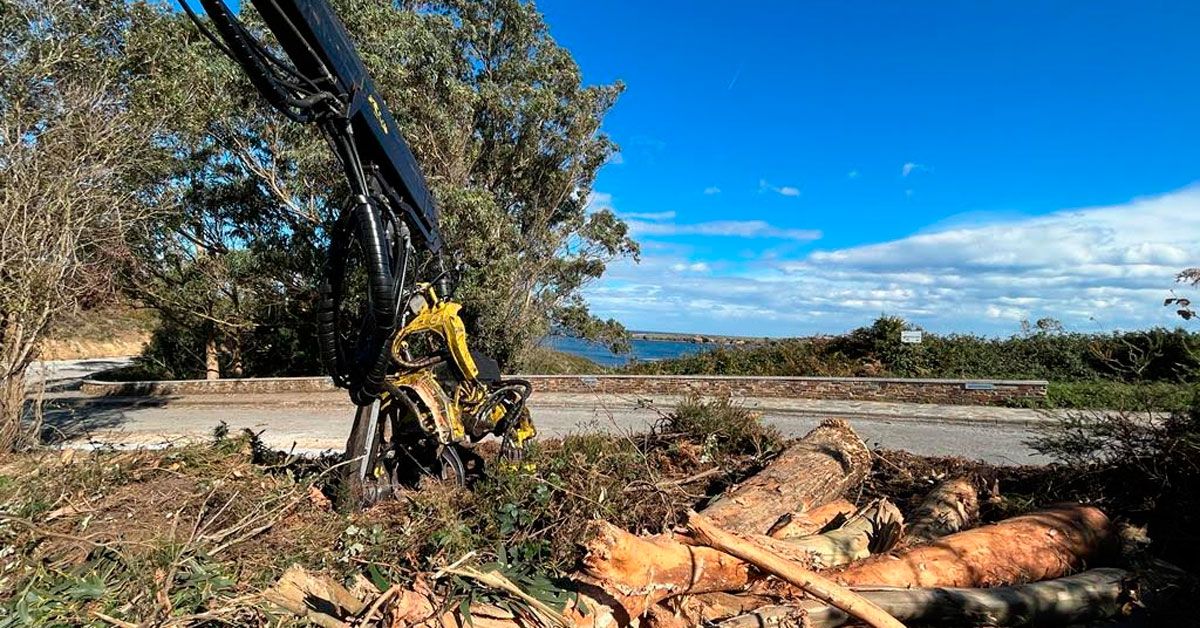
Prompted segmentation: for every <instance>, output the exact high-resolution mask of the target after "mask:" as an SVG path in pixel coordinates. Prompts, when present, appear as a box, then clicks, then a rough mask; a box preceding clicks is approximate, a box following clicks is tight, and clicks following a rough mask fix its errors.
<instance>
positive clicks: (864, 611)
mask: <svg viewBox="0 0 1200 628" xmlns="http://www.w3.org/2000/svg"><path fill="white" fill-rule="evenodd" d="M687 526H688V529H690V530H691V531H692V534H693V535H694V536H695V537H696V538H698V539H700V540H702V541H704V543H705V544H707V545H709V546H711V547H713V548H714V549H719V550H721V551H723V552H726V553H728V554H732V555H734V556H737V557H738V558H740V559H742V560H744V561H747V562H750V563H753V564H754V565H755V566H756V567H758V568H759V569H761V570H763V571H765V572H767V573H769V574H771V575H773V576H775V577H776V578H780V579H782V580H784V581H785V582H788V583H790V584H791V585H793V586H795V587H797V588H799V589H801V590H803V591H804V592H805V593H808V594H809V595H811V596H812V597H814V598H816V599H818V600H821V601H822V602H825V603H826V604H829V605H831V606H834V607H837V608H839V609H841V610H842V611H845V612H846V614H848V615H850V616H851V617H854V618H855V619H858V620H861V621H862V622H863V623H865V624H867V625H869V626H872V627H873V628H904V624H903V623H901V622H899V621H897V620H896V618H894V617H892V616H891V615H888V614H887V612H886V611H884V610H883V609H881V608H879V607H878V606H876V605H875V604H873V603H871V602H870V601H869V600H867V599H865V598H863V597H862V596H860V595H858V594H857V593H854V592H853V591H851V590H849V589H847V588H844V587H842V586H841V585H839V584H837V583H836V582H834V581H832V580H829V579H827V578H825V577H824V576H821V575H820V574H818V573H816V572H813V571H809V570H808V569H805V568H804V567H803V566H801V565H799V564H796V563H794V562H791V561H789V560H787V559H784V558H780V557H779V556H777V555H776V554H772V553H771V552H769V551H767V550H764V549H763V548H761V547H759V546H757V545H755V544H754V543H752V542H750V541H746V540H744V539H740V538H738V537H737V536H734V535H733V534H731V533H729V532H726V531H725V530H722V529H721V528H719V527H717V526H716V524H714V523H713V522H712V521H710V520H708V519H707V518H706V517H705V516H704V515H700V514H696V513H694V512H692V513H689V514H688V522H687Z"/></svg>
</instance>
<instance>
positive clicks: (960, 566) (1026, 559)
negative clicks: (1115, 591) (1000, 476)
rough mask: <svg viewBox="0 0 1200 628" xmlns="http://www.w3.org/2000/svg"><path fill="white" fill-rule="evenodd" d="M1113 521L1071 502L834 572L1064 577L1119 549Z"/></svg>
mask: <svg viewBox="0 0 1200 628" xmlns="http://www.w3.org/2000/svg"><path fill="white" fill-rule="evenodd" d="M1114 538H1115V533H1114V530H1113V526H1112V523H1111V522H1110V521H1109V520H1108V517H1107V516H1105V515H1104V513H1103V512H1101V511H1100V510H1098V509H1096V508H1092V507H1090V506H1082V505H1078V504H1066V505H1062V506H1057V507H1054V508H1050V509H1047V510H1042V511H1039V512H1035V513H1031V514H1028V515H1024V516H1020V517H1013V518H1012V519H1005V520H1004V521H1001V522H999V523H995V524H993V525H989V526H984V527H981V528H975V529H974V530H967V531H965V532H959V533H957V534H951V535H950V536H946V537H943V538H941V539H939V540H938V541H936V542H934V543H931V544H929V545H918V546H915V547H912V548H910V549H907V550H904V551H901V552H899V553H898V554H896V555H887V556H878V557H874V558H870V559H867V560H866V561H863V562H860V563H856V564H854V565H851V566H849V567H847V568H845V569H843V570H841V571H840V572H839V573H836V574H835V575H834V577H835V578H837V579H838V580H839V581H841V582H845V583H847V584H850V585H855V586H894V587H996V586H1005V585H1012V584H1017V583H1021V582H1037V581H1039V580H1049V579H1051V578H1059V577H1061V576H1064V575H1066V574H1068V573H1070V572H1071V571H1073V570H1075V569H1078V568H1080V567H1083V566H1084V565H1088V564H1093V563H1094V562H1095V560H1096V559H1098V558H1101V557H1102V555H1103V554H1104V553H1105V552H1106V551H1107V550H1109V549H1111V546H1112V542H1113V540H1114Z"/></svg>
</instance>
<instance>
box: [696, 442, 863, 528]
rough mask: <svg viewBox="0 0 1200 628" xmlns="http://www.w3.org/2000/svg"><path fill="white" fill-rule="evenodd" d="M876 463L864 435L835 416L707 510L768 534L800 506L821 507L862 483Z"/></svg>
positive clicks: (717, 518) (726, 523) (720, 521)
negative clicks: (873, 462) (861, 437)
mask: <svg viewBox="0 0 1200 628" xmlns="http://www.w3.org/2000/svg"><path fill="white" fill-rule="evenodd" d="M870 467H871V453H870V451H869V450H868V449H867V446H866V445H865V444H863V442H862V439H860V438H859V437H858V435H857V434H855V433H854V430H852V429H850V425H849V424H848V423H846V422H845V421H842V420H838V419H829V420H826V421H823V422H822V423H821V424H820V425H819V426H817V427H816V428H815V429H813V430H812V431H811V432H809V433H808V434H807V435H805V436H804V438H802V439H800V440H799V441H798V442H796V444H794V445H792V446H791V447H788V448H787V449H786V450H784V452H783V453H781V454H780V455H779V457H777V458H775V460H773V461H771V462H770V464H768V465H767V466H766V468H764V469H763V470H762V471H760V472H758V473H757V474H755V475H754V476H753V477H751V478H750V479H748V480H746V481H745V482H743V483H742V484H741V485H739V486H737V487H736V488H734V489H733V490H731V491H729V492H728V493H726V494H725V495H723V496H721V497H720V498H719V499H717V501H715V502H713V503H712V504H711V505H709V506H708V507H707V508H705V509H704V510H703V511H702V512H703V513H704V516H706V517H708V518H709V519H711V520H712V521H713V523H714V524H716V525H718V526H720V527H721V528H723V529H725V530H729V531H732V532H745V533H753V534H765V533H766V532H767V530H768V529H770V528H771V524H773V523H775V522H776V521H777V520H778V519H779V518H780V517H781V516H783V515H785V514H787V513H789V512H792V511H794V510H796V509H797V507H799V506H801V505H803V507H805V508H815V507H817V506H820V505H822V504H826V503H828V502H830V501H832V500H834V499H837V498H839V497H841V496H842V495H843V494H845V493H846V492H847V491H849V490H850V489H852V488H856V487H857V486H858V485H859V484H861V483H862V481H863V478H865V477H866V475H867V471H868V470H869V469H870Z"/></svg>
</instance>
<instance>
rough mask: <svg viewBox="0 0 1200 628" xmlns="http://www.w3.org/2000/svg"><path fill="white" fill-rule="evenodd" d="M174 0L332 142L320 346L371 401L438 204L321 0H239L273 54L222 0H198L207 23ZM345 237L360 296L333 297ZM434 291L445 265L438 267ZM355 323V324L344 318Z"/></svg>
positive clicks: (255, 79)
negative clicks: (336, 214)
mask: <svg viewBox="0 0 1200 628" xmlns="http://www.w3.org/2000/svg"><path fill="white" fill-rule="evenodd" d="M188 1H189V0H181V4H182V6H183V9H184V11H185V12H187V14H188V15H189V16H190V17H191V18H192V19H193V21H194V22H195V23H196V25H197V27H198V28H199V29H200V31H201V32H202V33H203V34H204V35H205V36H207V37H208V38H209V39H210V40H211V41H212V42H213V43H214V44H215V45H216V46H217V47H219V48H220V49H221V50H222V51H224V52H225V53H226V54H228V55H229V56H230V57H232V58H233V59H234V60H235V61H237V63H238V64H239V65H241V66H242V68H243V69H244V70H245V71H246V73H247V75H248V76H249V78H250V81H251V83H253V84H254V86H255V88H256V89H258V91H259V92H261V93H262V95H263V96H264V97H265V98H266V99H267V101H268V102H269V103H270V104H271V105H272V106H273V107H275V108H276V109H277V110H279V111H280V112H281V113H283V114H284V115H286V116H287V117H288V118H290V119H292V120H295V121H297V122H301V123H311V124H316V125H317V126H318V127H319V128H320V129H321V131H322V132H323V133H324V134H325V136H326V137H327V138H328V139H329V141H330V144H331V145H332V147H333V149H334V151H335V152H336V153H337V156H338V159H339V161H340V162H341V165H342V168H343V171H344V173H345V175H346V181H347V184H348V185H349V188H350V203H349V206H348V207H346V208H345V209H344V212H343V214H342V216H341V217H340V219H339V220H338V223H337V226H336V228H335V229H334V232H333V234H332V236H331V238H330V250H329V261H328V265H327V268H326V281H325V283H324V284H323V287H322V298H321V302H320V305H319V307H318V311H317V327H318V340H319V341H320V345H321V355H322V359H323V361H324V362H325V364H326V366H327V368H328V369H329V371H330V375H331V376H332V377H333V379H334V381H335V382H336V383H337V384H338V385H339V386H343V387H345V388H347V389H349V390H350V395H351V398H352V399H353V400H354V401H355V402H356V403H359V404H366V403H369V402H371V400H373V399H374V398H375V397H376V395H378V394H379V393H380V391H381V390H382V389H383V385H384V376H385V375H386V372H387V369H388V367H389V364H390V362H389V360H390V353H389V352H388V350H387V344H388V340H389V339H390V337H391V335H392V333H393V332H394V330H395V329H396V326H397V325H398V324H399V323H400V322H401V321H400V320H399V319H400V317H401V312H402V308H401V307H400V303H401V302H402V297H403V295H404V289H405V286H404V285H403V284H404V283H405V279H406V276H407V274H408V269H409V263H408V262H409V247H410V245H416V244H419V245H421V246H423V248H424V249H425V250H427V251H428V252H429V253H430V254H432V257H433V261H434V262H435V264H436V268H441V267H442V256H441V250H442V238H441V234H440V232H439V229H438V210H437V206H436V205H435V204H434V201H433V196H432V195H431V194H430V191H429V186H428V184H427V183H426V181H425V178H424V176H422V174H421V171H420V169H419V168H418V166H417V161H416V159H415V158H414V156H413V154H412V151H411V150H410V149H409V147H408V144H407V143H406V142H405V141H404V138H403V137H402V136H401V134H400V129H399V126H398V125H397V124H396V121H395V119H394V118H393V117H392V113H391V111H390V110H389V109H388V106H387V103H386V102H384V100H383V97H382V96H381V95H380V94H379V91H378V90H377V89H376V88H375V84H374V83H373V82H372V80H371V77H370V76H369V75H368V74H367V70H366V68H365V66H364V65H363V62H362V59H361V58H360V57H359V55H358V52H357V51H356V50H355V48H354V45H353V43H351V41H350V37H349V35H348V34H347V33H346V28H345V26H343V25H342V23H341V21H340V20H338V18H337V16H336V15H335V14H334V12H333V9H332V8H331V7H330V6H329V4H328V2H327V1H326V0H250V1H251V2H252V4H253V5H254V7H255V8H256V9H257V10H258V12H259V14H261V16H262V19H263V22H264V24H265V26H266V28H267V29H268V30H269V31H270V32H271V33H272V34H273V35H274V36H275V39H276V40H277V41H278V42H279V48H280V49H281V50H282V52H283V55H282V56H283V57H285V58H283V59H281V58H280V57H278V56H276V54H275V53H273V52H272V51H271V50H270V49H268V48H267V47H266V46H265V45H264V44H263V43H261V42H260V41H258V39H257V38H256V37H255V36H254V35H253V34H252V33H251V32H250V31H249V30H248V29H247V28H246V27H245V26H244V25H243V24H242V22H241V21H240V20H239V19H238V17H237V16H236V15H235V14H234V13H233V12H232V11H231V10H230V9H229V7H228V6H227V5H226V4H225V2H224V0H199V2H200V4H201V5H202V6H203V7H204V9H205V11H206V12H207V13H208V16H209V18H210V20H211V24H212V27H213V28H215V30H216V34H214V33H212V31H210V30H209V28H208V25H207V24H205V23H204V22H203V21H202V20H200V18H199V16H197V15H196V14H195V12H194V11H192V9H191V8H190V7H189V6H188V4H187V2H188ZM352 242H357V243H358V244H359V245H360V247H359V249H358V250H360V251H361V252H362V255H363V258H364V268H365V271H366V294H365V297H366V302H367V307H366V308H364V309H360V310H358V311H357V312H352V313H348V311H347V309H346V308H343V307H342V304H343V303H344V299H345V297H346V296H347V295H346V291H347V290H348V289H351V287H352V286H354V284H353V282H349V281H347V272H348V270H347V255H348V254H349V251H350V249H351V243H352ZM438 277H439V284H440V285H439V287H440V289H441V291H442V293H443V294H445V293H446V292H447V291H448V288H449V286H448V282H447V280H446V279H445V277H446V274H445V272H442V273H441V274H440V275H439V276H438ZM347 329H351V330H357V334H351V333H347V332H346V330H347Z"/></svg>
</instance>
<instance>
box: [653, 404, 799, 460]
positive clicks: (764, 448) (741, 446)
mask: <svg viewBox="0 0 1200 628" xmlns="http://www.w3.org/2000/svg"><path fill="white" fill-rule="evenodd" d="M658 430H659V431H665V432H670V433H673V434H681V435H683V436H685V437H687V438H688V439H690V440H692V441H694V442H697V443H700V444H702V446H703V447H704V455H705V456H707V457H709V458H711V459H716V460H718V461H724V459H726V458H729V457H736V456H753V457H756V458H760V457H762V456H763V455H765V454H767V453H770V452H772V451H777V450H778V449H779V448H780V446H781V445H782V443H783V437H782V435H781V434H780V432H779V430H778V429H776V428H774V427H772V426H769V425H766V424H764V423H763V422H762V417H761V415H759V414H758V413H757V412H753V411H751V410H749V409H747V408H746V407H744V406H741V405H739V404H737V403H735V402H734V401H733V400H732V399H730V398H728V397H725V398H721V399H715V400H706V399H702V398H699V397H688V398H687V399H685V400H683V402H681V403H680V404H679V405H678V406H676V407H675V409H674V410H673V411H672V412H671V413H670V414H667V415H666V416H664V417H663V419H662V421H661V422H660V424H659V426H658Z"/></svg>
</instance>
